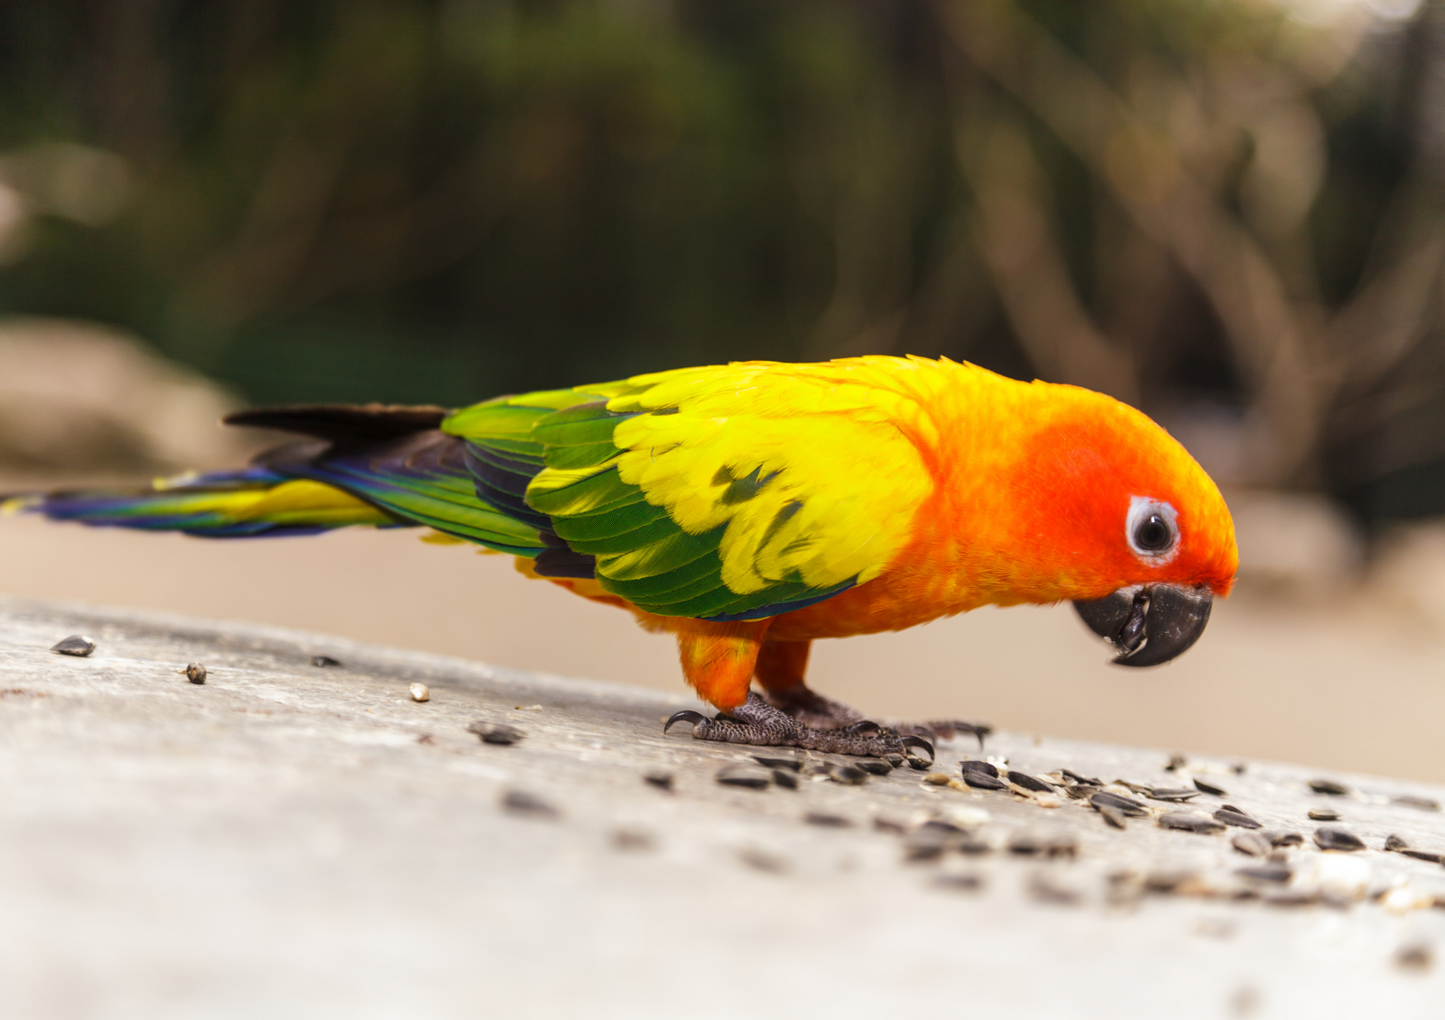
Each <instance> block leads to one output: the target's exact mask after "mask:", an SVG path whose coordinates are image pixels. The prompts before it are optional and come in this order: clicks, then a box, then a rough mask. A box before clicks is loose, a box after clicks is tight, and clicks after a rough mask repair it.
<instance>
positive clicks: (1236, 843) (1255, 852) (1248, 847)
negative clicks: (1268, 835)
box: [1229, 832, 1270, 857]
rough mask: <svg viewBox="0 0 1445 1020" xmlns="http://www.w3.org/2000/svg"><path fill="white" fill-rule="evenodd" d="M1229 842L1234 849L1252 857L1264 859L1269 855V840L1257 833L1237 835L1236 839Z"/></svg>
mask: <svg viewBox="0 0 1445 1020" xmlns="http://www.w3.org/2000/svg"><path fill="white" fill-rule="evenodd" d="M1229 842H1230V844H1231V845H1233V847H1234V849H1236V850H1238V851H1239V852H1240V853H1242V854H1248V855H1249V856H1251V857H1263V856H1264V855H1265V854H1267V853H1269V845H1270V844H1269V840H1267V839H1265V838H1264V837H1263V836H1261V835H1260V834H1259V833H1257V832H1240V833H1236V834H1235V836H1234V838H1233V839H1231V840H1230V841H1229Z"/></svg>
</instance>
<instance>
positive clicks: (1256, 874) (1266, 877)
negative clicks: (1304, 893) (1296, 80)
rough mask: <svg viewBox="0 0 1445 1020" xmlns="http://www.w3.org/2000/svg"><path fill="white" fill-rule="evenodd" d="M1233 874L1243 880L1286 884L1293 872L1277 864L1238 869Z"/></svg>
mask: <svg viewBox="0 0 1445 1020" xmlns="http://www.w3.org/2000/svg"><path fill="white" fill-rule="evenodd" d="M1235 874H1236V875H1240V876H1242V877H1243V878H1252V879H1254V880H1255V881H1256V882H1288V881H1289V880H1290V878H1291V877H1292V876H1293V875H1294V872H1293V871H1291V870H1290V869H1289V868H1285V867H1281V866H1280V865H1278V864H1261V865H1258V866H1255V867H1249V868H1239V869H1237V870H1236V871H1235Z"/></svg>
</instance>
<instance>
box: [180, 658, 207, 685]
mask: <svg viewBox="0 0 1445 1020" xmlns="http://www.w3.org/2000/svg"><path fill="white" fill-rule="evenodd" d="M176 672H177V673H179V674H181V676H183V677H185V678H186V679H187V680H189V681H190V682H191V683H193V684H203V683H205V682H206V667H205V666H202V665H201V664H200V663H199V662H188V663H186V668H185V669H178V670H176Z"/></svg>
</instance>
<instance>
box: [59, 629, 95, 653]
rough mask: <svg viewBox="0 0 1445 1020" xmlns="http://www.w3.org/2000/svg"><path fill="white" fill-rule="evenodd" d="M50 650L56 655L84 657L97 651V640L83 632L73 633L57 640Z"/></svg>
mask: <svg viewBox="0 0 1445 1020" xmlns="http://www.w3.org/2000/svg"><path fill="white" fill-rule="evenodd" d="M50 650H51V651H52V652H54V653H55V654H56V655H74V656H77V657H79V658H82V659H83V658H85V657H86V656H87V655H89V654H90V653H91V652H93V651H95V642H94V641H92V640H90V638H88V637H86V636H85V635H83V634H72V635H70V637H67V638H61V639H60V640H59V641H57V642H55V644H53V645H51V646H50Z"/></svg>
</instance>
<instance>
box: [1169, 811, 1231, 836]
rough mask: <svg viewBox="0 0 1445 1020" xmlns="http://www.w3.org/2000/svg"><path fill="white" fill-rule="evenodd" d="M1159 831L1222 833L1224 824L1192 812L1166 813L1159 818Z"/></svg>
mask: <svg viewBox="0 0 1445 1020" xmlns="http://www.w3.org/2000/svg"><path fill="white" fill-rule="evenodd" d="M1159 827H1160V828H1161V829H1179V830H1181V831H1183V832H1201V833H1209V832H1223V831H1224V823H1223V822H1216V821H1215V820H1214V819H1213V818H1210V817H1208V816H1207V815H1201V814H1196V813H1195V812H1193V811H1166V812H1165V813H1164V814H1162V815H1160V816H1159Z"/></svg>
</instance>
